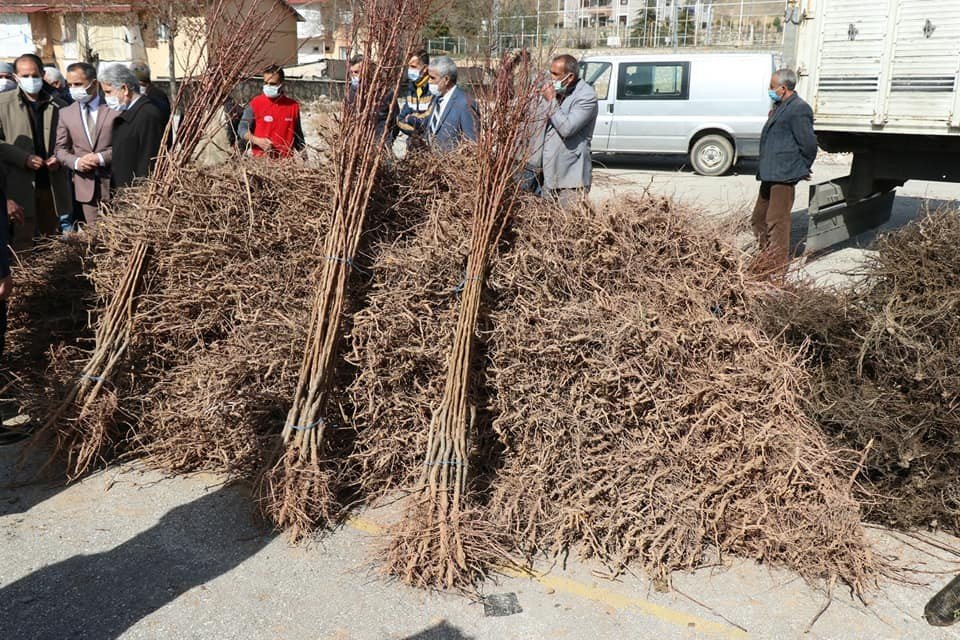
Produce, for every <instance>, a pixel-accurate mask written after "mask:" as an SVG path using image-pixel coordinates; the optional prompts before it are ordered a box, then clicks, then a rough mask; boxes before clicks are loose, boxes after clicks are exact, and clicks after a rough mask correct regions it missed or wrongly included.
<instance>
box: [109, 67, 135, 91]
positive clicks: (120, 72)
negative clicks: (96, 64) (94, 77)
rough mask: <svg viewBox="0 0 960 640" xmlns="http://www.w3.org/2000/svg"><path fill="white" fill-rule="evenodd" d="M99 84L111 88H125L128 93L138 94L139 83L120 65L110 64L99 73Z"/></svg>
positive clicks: (131, 72)
mask: <svg viewBox="0 0 960 640" xmlns="http://www.w3.org/2000/svg"><path fill="white" fill-rule="evenodd" d="M100 82H101V83H103V84H108V85H110V86H111V87H114V88H119V87H126V88H127V89H129V90H130V93H140V81H139V80H137V76H135V75H133V71H130V69H128V68H127V67H125V66H123V65H122V64H119V63H117V64H112V65H110V66H109V67H107V68H106V69H104V70H102V71H101V72H100Z"/></svg>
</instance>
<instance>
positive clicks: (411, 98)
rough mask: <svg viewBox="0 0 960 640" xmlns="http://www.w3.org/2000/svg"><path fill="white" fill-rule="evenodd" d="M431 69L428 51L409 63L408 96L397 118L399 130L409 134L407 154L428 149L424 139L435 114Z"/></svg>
mask: <svg viewBox="0 0 960 640" xmlns="http://www.w3.org/2000/svg"><path fill="white" fill-rule="evenodd" d="M429 67H430V56H429V54H428V53H427V52H426V51H419V52H417V53H415V54H413V55H412V56H411V57H410V60H409V62H408V63H407V96H406V98H405V99H404V102H403V107H401V108H400V114H399V115H398V116H397V128H398V129H399V130H400V131H402V132H403V133H405V134H407V152H410V151H419V150H423V149H425V148H426V142H424V140H423V137H424V134H425V133H426V128H427V122H428V121H429V120H430V115H431V114H432V113H433V94H431V93H430V75H429V74H428V73H427V71H428V69H429Z"/></svg>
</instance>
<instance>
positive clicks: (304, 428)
mask: <svg viewBox="0 0 960 640" xmlns="http://www.w3.org/2000/svg"><path fill="white" fill-rule="evenodd" d="M324 422H326V421H325V420H324V419H323V418H319V419H317V421H316V422H314V423H313V424H308V425H307V426H302V425H299V424H292V425H290V428H291V429H293V430H294V431H310V429H315V428H317V427H319V426H320V425H321V424H323V423H324Z"/></svg>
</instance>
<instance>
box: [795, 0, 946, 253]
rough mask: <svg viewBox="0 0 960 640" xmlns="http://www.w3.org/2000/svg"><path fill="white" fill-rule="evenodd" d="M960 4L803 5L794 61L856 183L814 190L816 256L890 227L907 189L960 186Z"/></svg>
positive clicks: (829, 1) (824, 144)
mask: <svg viewBox="0 0 960 640" xmlns="http://www.w3.org/2000/svg"><path fill="white" fill-rule="evenodd" d="M958 8H960V2H957V0H950V1H948V2H936V1H934V0H878V1H877V2H870V3H864V2H863V0H798V1H797V2H795V3H791V5H790V6H789V7H788V9H787V15H786V20H785V24H786V31H785V34H784V35H785V38H784V61H785V63H786V64H788V65H789V66H791V67H793V68H795V69H797V71H798V74H799V76H800V84H799V86H798V91H799V92H800V94H801V95H802V96H803V98H804V99H805V100H806V101H807V102H809V103H810V106H811V107H812V108H813V113H814V126H815V129H816V132H817V139H818V141H819V144H820V147H821V148H822V149H824V150H825V151H829V152H834V153H839V152H848V153H853V165H852V167H851V170H850V175H849V176H845V177H843V178H840V179H837V180H832V181H830V182H824V183H821V184H817V185H814V186H813V187H812V189H811V197H810V211H809V213H810V226H809V229H810V230H809V232H808V237H807V248H808V250H811V249H819V248H822V247H826V246H829V245H831V244H834V243H836V242H840V241H843V240H846V239H847V238H849V237H851V236H853V235H856V234H857V233H860V232H862V231H865V230H867V229H870V228H872V227H875V226H877V225H879V224H882V223H883V222H885V221H886V220H888V219H889V218H890V212H891V208H892V206H893V198H894V189H895V188H896V187H898V186H901V185H903V184H904V182H906V181H907V180H914V179H916V180H939V181H943V182H960V91H958V84H960V66H958V65H960V13H958V12H957V11H956V9H958Z"/></svg>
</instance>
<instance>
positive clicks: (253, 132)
mask: <svg viewBox="0 0 960 640" xmlns="http://www.w3.org/2000/svg"><path fill="white" fill-rule="evenodd" d="M284 79H285V76H284V73H283V69H281V68H280V67H278V66H277V65H271V66H269V67H267V68H266V70H265V71H264V72H263V93H262V94H261V95H259V96H257V97H256V98H254V99H253V100H251V101H250V104H248V105H247V108H246V109H244V110H243V117H241V118H240V126H239V127H238V129H237V135H238V136H239V137H240V139H241V140H244V141H246V142H249V143H250V146H251V148H252V152H253V155H254V156H256V157H262V156H267V157H270V158H289V157H290V156H292V155H293V154H294V152H295V151H301V150H303V148H304V147H305V146H306V141H305V139H304V136H303V128H302V127H301V125H300V103H299V102H297V101H296V100H294V99H293V98H290V97H288V96H287V95H286V93H285V92H284V90H283V83H284Z"/></svg>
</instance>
